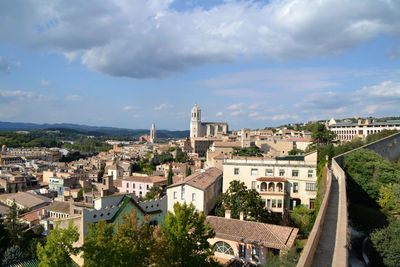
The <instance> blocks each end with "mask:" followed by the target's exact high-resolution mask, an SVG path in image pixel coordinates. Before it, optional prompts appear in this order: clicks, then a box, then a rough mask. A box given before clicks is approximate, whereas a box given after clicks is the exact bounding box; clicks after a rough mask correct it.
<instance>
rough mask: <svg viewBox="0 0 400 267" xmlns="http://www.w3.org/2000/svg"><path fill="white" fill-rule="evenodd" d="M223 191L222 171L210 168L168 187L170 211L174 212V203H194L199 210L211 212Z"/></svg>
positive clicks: (206, 212)
mask: <svg viewBox="0 0 400 267" xmlns="http://www.w3.org/2000/svg"><path fill="white" fill-rule="evenodd" d="M221 191H222V171H221V170H219V169H217V168H209V169H207V170H205V171H204V172H199V173H195V174H192V175H190V176H188V177H186V178H185V179H184V180H183V181H181V182H178V183H175V184H172V185H170V186H168V188H167V196H168V197H167V198H168V211H170V212H174V204H175V203H176V202H179V203H181V204H183V203H184V202H186V203H188V204H189V203H193V205H194V206H195V207H196V209H197V210H198V211H201V212H204V213H205V214H209V213H210V211H211V210H212V209H213V208H214V207H215V200H216V199H217V197H218V195H219V194H220V193H221Z"/></svg>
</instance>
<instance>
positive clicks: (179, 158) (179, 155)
mask: <svg viewBox="0 0 400 267" xmlns="http://www.w3.org/2000/svg"><path fill="white" fill-rule="evenodd" d="M188 160H189V157H188V155H187V153H186V152H182V150H181V149H178V150H177V151H176V157H175V161H176V162H181V163H184V162H187V161H188Z"/></svg>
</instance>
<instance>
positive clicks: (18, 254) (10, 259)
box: [3, 245, 26, 265]
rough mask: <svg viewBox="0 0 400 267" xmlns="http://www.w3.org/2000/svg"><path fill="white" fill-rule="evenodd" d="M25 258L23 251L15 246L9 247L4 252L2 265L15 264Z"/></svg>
mask: <svg viewBox="0 0 400 267" xmlns="http://www.w3.org/2000/svg"><path fill="white" fill-rule="evenodd" d="M25 258H26V255H25V253H24V251H23V250H22V249H21V248H20V247H19V246H17V245H14V246H12V247H9V248H8V249H7V250H6V251H5V252H4V256H3V264H4V265H7V264H11V263H16V262H18V261H22V260H23V259H25Z"/></svg>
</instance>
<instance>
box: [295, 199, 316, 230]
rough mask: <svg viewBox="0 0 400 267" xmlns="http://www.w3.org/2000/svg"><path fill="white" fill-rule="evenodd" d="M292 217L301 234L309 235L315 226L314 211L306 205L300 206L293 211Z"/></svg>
mask: <svg viewBox="0 0 400 267" xmlns="http://www.w3.org/2000/svg"><path fill="white" fill-rule="evenodd" d="M290 217H291V219H292V221H293V223H294V225H295V226H296V227H298V228H299V231H300V233H302V234H304V235H308V233H309V232H310V231H311V229H312V227H313V224H314V220H313V219H314V216H313V211H312V210H310V209H309V208H307V207H306V206H304V205H298V206H296V207H295V208H294V209H293V211H292V213H291V214H290Z"/></svg>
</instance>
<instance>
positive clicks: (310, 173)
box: [308, 170, 314, 178]
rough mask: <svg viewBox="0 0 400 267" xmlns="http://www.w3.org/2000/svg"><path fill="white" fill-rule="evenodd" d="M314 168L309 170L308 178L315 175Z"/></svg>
mask: <svg viewBox="0 0 400 267" xmlns="http://www.w3.org/2000/svg"><path fill="white" fill-rule="evenodd" d="M313 172H314V171H313V170H308V178H312V177H313Z"/></svg>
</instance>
